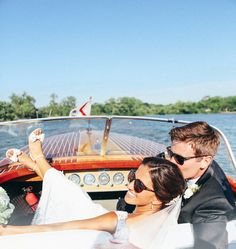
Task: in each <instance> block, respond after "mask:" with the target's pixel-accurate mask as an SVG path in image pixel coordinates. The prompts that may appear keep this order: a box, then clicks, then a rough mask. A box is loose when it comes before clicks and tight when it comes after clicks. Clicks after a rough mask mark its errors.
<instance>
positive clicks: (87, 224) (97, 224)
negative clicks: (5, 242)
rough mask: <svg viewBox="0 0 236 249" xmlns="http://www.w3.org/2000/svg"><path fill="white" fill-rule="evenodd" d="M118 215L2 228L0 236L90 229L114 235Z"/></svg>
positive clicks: (111, 214) (110, 213) (112, 213)
mask: <svg viewBox="0 0 236 249" xmlns="http://www.w3.org/2000/svg"><path fill="white" fill-rule="evenodd" d="M117 220H118V218H117V215H116V213H115V212H109V213H106V214H103V215H100V216H97V217H94V218H91V219H85V220H74V221H68V222H60V223H54V224H46V225H29V226H6V227H0V235H13V234H22V233H39V232H51V231H61V230H74V229H89V230H99V231H106V232H109V233H114V232H115V230H116V226H117Z"/></svg>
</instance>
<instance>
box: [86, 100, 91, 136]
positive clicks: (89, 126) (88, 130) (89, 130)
mask: <svg viewBox="0 0 236 249" xmlns="http://www.w3.org/2000/svg"><path fill="white" fill-rule="evenodd" d="M89 102H90V106H91V102H92V96H90V97H89ZM90 115H91V107H90V113H89V116H90ZM87 132H88V134H89V133H90V132H91V119H90V118H89V119H88V128H87Z"/></svg>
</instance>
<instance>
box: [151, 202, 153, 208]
mask: <svg viewBox="0 0 236 249" xmlns="http://www.w3.org/2000/svg"><path fill="white" fill-rule="evenodd" d="M151 209H152V210H153V202H152V203H151Z"/></svg>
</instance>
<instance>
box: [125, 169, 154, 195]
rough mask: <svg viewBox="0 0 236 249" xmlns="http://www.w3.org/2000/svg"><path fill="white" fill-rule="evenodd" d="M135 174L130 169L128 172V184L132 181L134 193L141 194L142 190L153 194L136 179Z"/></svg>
mask: <svg viewBox="0 0 236 249" xmlns="http://www.w3.org/2000/svg"><path fill="white" fill-rule="evenodd" d="M135 172H136V170H133V169H132V170H130V172H129V174H128V182H129V183H130V182H132V181H134V191H135V192H136V193H141V192H142V191H143V190H147V191H151V192H155V191H154V190H153V189H150V188H148V187H146V186H145V185H144V183H143V182H142V181H141V180H139V179H136V177H135Z"/></svg>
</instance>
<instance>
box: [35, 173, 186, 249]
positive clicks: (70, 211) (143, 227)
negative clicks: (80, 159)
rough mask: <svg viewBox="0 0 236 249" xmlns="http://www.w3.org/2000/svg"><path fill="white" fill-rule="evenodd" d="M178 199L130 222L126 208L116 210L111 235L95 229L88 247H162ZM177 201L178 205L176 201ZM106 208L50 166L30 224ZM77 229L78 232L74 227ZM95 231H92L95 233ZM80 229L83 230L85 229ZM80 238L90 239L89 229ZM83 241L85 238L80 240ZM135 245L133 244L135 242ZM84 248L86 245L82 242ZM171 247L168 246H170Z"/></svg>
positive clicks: (173, 221) (91, 213)
mask: <svg viewBox="0 0 236 249" xmlns="http://www.w3.org/2000/svg"><path fill="white" fill-rule="evenodd" d="M180 203H181V200H178V202H176V203H175V204H174V205H170V206H169V207H167V208H165V209H163V210H161V211H159V212H157V213H155V214H153V215H150V216H148V217H146V218H145V219H143V220H141V221H140V222H137V223H135V224H134V225H132V226H129V227H128V226H127V225H126V222H125V220H126V218H127V215H128V214H127V213H126V212H120V211H117V212H116V214H117V216H118V225H117V228H116V232H115V233H114V234H113V236H112V235H111V234H109V233H106V232H98V231H96V232H98V233H99V237H98V238H99V239H98V240H97V238H96V236H95V239H94V245H93V247H91V248H104V249H105V248H150V249H151V248H152V249H154V248H159V249H162V248H165V247H164V245H165V246H166V242H167V239H166V238H167V234H168V231H169V228H170V227H173V226H174V225H175V224H177V217H178V214H179V210H180ZM177 204H178V205H177ZM106 212H108V210H106V209H105V208H104V207H103V206H102V205H100V204H97V203H95V202H93V201H92V199H91V198H90V197H89V195H88V194H87V193H86V192H85V191H83V190H82V189H81V188H80V187H79V186H78V185H76V184H75V183H73V182H72V181H70V180H68V179H67V178H66V177H65V176H64V175H63V174H62V173H61V172H60V171H57V170H55V169H53V168H51V169H49V170H48V171H47V172H46V174H45V176H44V180H43V188H42V195H41V198H40V202H39V204H38V208H37V210H36V214H35V217H34V219H33V222H32V224H49V223H55V222H62V221H69V220H76V219H87V218H92V217H95V216H98V215H101V214H104V213H106ZM77 232H80V230H79V231H77ZM94 232H95V231H91V234H92V233H93V234H94ZM81 233H84V231H83V232H82V231H81ZM86 234H87V235H86V236H87V238H86V236H83V240H84V241H86V240H88V241H89V243H91V236H90V235H89V234H90V232H89V231H86ZM83 243H84V242H83ZM134 245H135V246H136V247H135V246H134ZM84 248H87V247H86V246H84ZM171 248H172V247H170V246H169V249H171Z"/></svg>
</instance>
